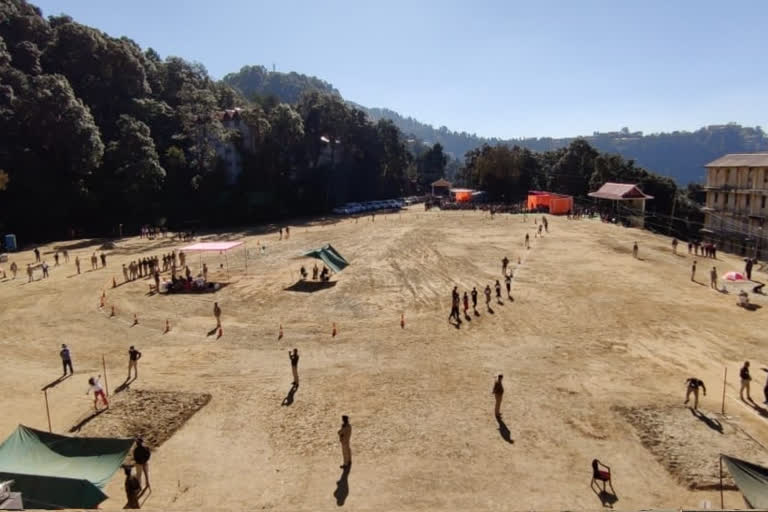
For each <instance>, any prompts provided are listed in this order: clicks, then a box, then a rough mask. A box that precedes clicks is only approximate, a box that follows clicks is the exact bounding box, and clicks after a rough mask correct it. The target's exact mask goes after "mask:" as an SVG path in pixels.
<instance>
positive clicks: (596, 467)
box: [589, 459, 616, 495]
mask: <svg viewBox="0 0 768 512" xmlns="http://www.w3.org/2000/svg"><path fill="white" fill-rule="evenodd" d="M600 482H602V483H603V492H606V490H605V486H606V484H607V485H609V486H610V487H611V493H612V494H614V495H615V494H616V491H615V490H614V489H613V483H612V482H611V468H609V467H608V466H606V465H605V464H603V463H602V462H600V461H599V460H597V459H592V481H591V482H590V483H589V485H590V487H593V486H594V485H595V484H597V488H598V489H600ZM593 488H594V487H593Z"/></svg>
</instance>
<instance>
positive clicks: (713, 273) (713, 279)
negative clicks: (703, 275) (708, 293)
mask: <svg viewBox="0 0 768 512" xmlns="http://www.w3.org/2000/svg"><path fill="white" fill-rule="evenodd" d="M709 287H710V288H714V289H715V290H717V268H716V267H712V270H710V271H709Z"/></svg>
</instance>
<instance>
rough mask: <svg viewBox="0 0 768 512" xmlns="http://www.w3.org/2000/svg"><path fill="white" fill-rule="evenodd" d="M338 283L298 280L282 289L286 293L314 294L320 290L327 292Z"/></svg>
mask: <svg viewBox="0 0 768 512" xmlns="http://www.w3.org/2000/svg"><path fill="white" fill-rule="evenodd" d="M337 282H338V281H307V280H299V281H297V282H295V283H294V284H292V285H291V286H289V287H288V288H283V290H284V291H286V292H302V293H314V292H317V291H320V290H327V289H329V288H333V287H334V286H336V283H337Z"/></svg>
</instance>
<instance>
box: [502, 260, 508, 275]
mask: <svg viewBox="0 0 768 512" xmlns="http://www.w3.org/2000/svg"><path fill="white" fill-rule="evenodd" d="M508 265H509V258H507V257H506V256H504V259H502V260H501V273H502V274H506V273H507V266H508Z"/></svg>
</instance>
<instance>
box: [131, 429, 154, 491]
mask: <svg viewBox="0 0 768 512" xmlns="http://www.w3.org/2000/svg"><path fill="white" fill-rule="evenodd" d="M151 456H152V452H151V451H150V450H149V448H147V447H146V446H144V440H143V439H142V438H140V437H137V438H136V447H135V448H134V449H133V461H134V462H135V463H136V477H137V478H138V480H139V486H141V478H142V475H143V477H144V480H145V484H146V485H145V487H146V488H147V489H151V488H152V486H151V485H149V458H150V457H151Z"/></svg>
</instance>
